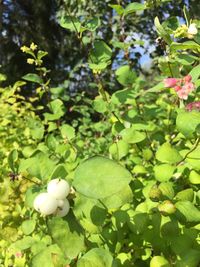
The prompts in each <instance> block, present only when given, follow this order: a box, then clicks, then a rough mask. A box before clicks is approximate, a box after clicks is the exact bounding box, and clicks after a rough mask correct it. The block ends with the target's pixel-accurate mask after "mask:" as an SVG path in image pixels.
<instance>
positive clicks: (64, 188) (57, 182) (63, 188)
mask: <svg viewBox="0 0 200 267" xmlns="http://www.w3.org/2000/svg"><path fill="white" fill-rule="evenodd" d="M47 192H48V193H49V194H50V195H51V196H52V197H55V198H56V199H65V198H66V197H67V196H68V195H69V192H70V186H69V184H68V182H67V181H65V180H63V179H53V180H51V181H50V182H49V183H48V186H47Z"/></svg>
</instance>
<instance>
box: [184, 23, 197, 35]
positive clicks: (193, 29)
mask: <svg viewBox="0 0 200 267" xmlns="http://www.w3.org/2000/svg"><path fill="white" fill-rule="evenodd" d="M187 32H188V34H189V35H190V34H191V35H196V34H197V33H198V29H197V25H196V23H191V24H190V26H189V28H188V31H187Z"/></svg>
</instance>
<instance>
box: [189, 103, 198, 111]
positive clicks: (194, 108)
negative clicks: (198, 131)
mask: <svg viewBox="0 0 200 267" xmlns="http://www.w3.org/2000/svg"><path fill="white" fill-rule="evenodd" d="M186 110H188V111H192V110H198V111H200V101H195V102H191V103H189V104H187V106H186Z"/></svg>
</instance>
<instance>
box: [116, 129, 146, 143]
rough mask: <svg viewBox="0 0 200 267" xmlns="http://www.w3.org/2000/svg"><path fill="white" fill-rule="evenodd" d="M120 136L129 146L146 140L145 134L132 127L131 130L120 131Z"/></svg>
mask: <svg viewBox="0 0 200 267" xmlns="http://www.w3.org/2000/svg"><path fill="white" fill-rule="evenodd" d="M120 135H121V136H122V139H123V140H124V141H125V142H127V143H129V144H135V143H139V142H141V141H143V140H144V139H145V138H146V134H145V133H144V132H140V131H136V130H135V128H134V125H133V126H132V127H131V128H127V129H124V130H122V131H121V132H120Z"/></svg>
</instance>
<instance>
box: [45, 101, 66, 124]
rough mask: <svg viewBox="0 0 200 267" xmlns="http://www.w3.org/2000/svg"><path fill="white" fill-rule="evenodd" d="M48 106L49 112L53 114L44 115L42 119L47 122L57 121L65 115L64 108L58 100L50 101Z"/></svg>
mask: <svg viewBox="0 0 200 267" xmlns="http://www.w3.org/2000/svg"><path fill="white" fill-rule="evenodd" d="M48 106H49V109H50V111H51V112H52V113H53V114H50V113H44V117H45V119H46V120H48V121H54V120H58V119H60V118H61V117H62V116H63V115H64V114H65V111H66V108H65V106H64V104H63V102H62V101H61V100H60V99H55V100H53V101H51V102H50V104H49V105H48Z"/></svg>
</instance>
